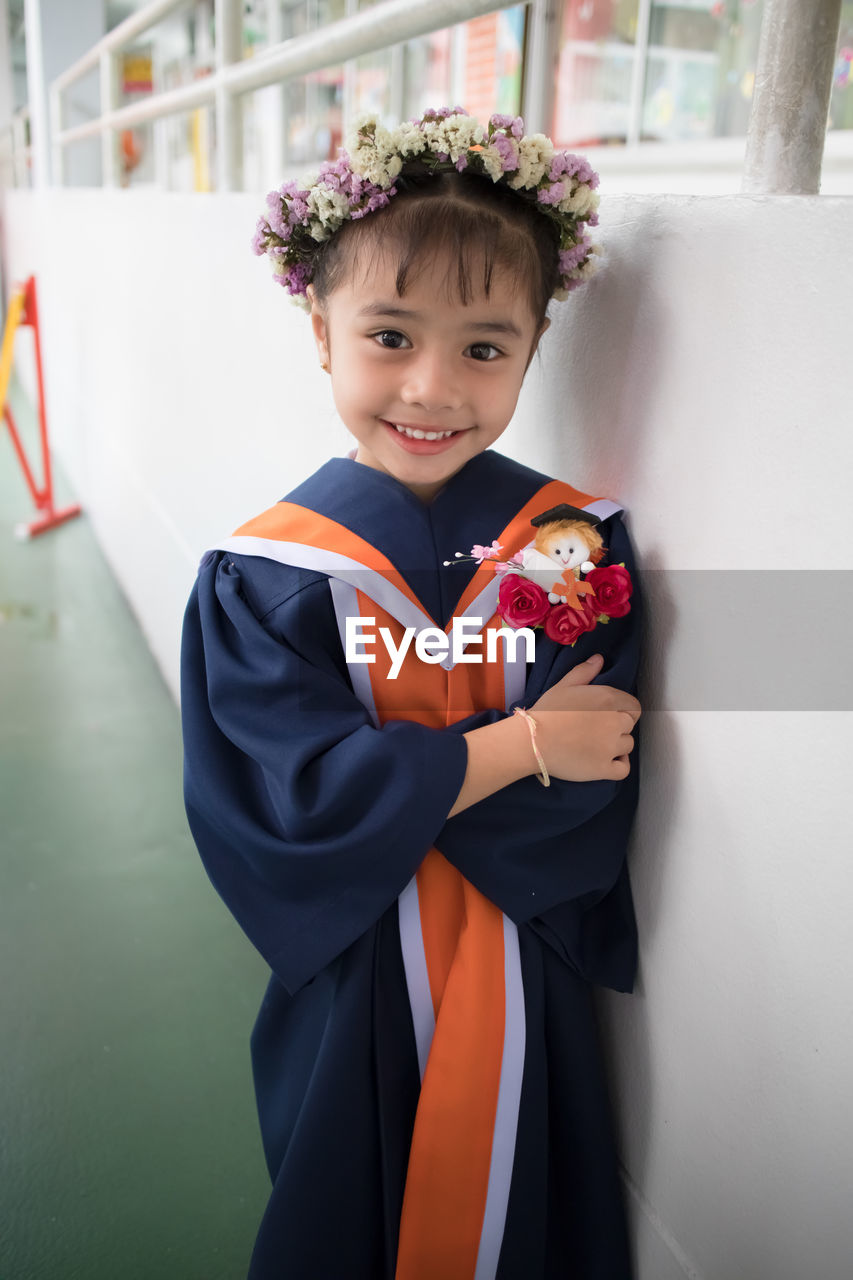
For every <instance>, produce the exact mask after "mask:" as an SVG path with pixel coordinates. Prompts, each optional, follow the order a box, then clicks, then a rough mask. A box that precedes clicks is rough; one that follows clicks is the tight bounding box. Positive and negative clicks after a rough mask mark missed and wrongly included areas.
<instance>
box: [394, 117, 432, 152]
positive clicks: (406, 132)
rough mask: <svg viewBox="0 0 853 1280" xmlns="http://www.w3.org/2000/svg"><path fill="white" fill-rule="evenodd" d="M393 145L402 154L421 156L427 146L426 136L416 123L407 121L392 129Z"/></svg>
mask: <svg viewBox="0 0 853 1280" xmlns="http://www.w3.org/2000/svg"><path fill="white" fill-rule="evenodd" d="M391 145H392V147H393V148H394V150H395V151H397V152H399V153H400V154H401V155H408V156H419V155H420V154H421V152H422V151H423V150H424V148H425V147H426V138H425V137H424V135H423V134H422V133H421V131H420V129H419V128H418V126H417V125H416V124H411V123H409V122H408V121H405V122H404V123H403V124H399V125H397V128H396V129H392V130H391Z"/></svg>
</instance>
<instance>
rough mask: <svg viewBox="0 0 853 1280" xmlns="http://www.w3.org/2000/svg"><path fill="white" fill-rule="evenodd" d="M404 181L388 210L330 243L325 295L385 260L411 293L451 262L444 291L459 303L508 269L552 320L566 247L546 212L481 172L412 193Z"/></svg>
mask: <svg viewBox="0 0 853 1280" xmlns="http://www.w3.org/2000/svg"><path fill="white" fill-rule="evenodd" d="M401 186H402V190H401V192H400V194H399V195H398V196H397V197H396V198H395V199H394V200H392V201H391V203H390V204H389V205H388V206H387V208H385V209H383V210H381V211H380V212H378V213H374V214H371V215H370V216H369V217H366V218H362V219H359V220H357V221H353V222H349V223H346V224H345V225H344V226H343V227H342V228H341V230H340V231H339V232H338V233H337V234H336V235H335V236H334V237H333V238H332V240H330V241H329V242H328V244H327V246H324V248H325V252H323V253H322V254H321V255H319V259H320V260H319V261H318V263H317V269H316V270H315V275H314V283H315V288H316V289H317V293H318V295H319V297H320V298H321V299H322V298H324V297H328V295H329V294H331V293H333V292H334V290H335V289H336V288H337V287H338V286H339V285H340V284H342V283H343V282H344V280H345V279H347V278H349V279H353V280H359V281H362V280H367V279H369V278H370V276H371V274H372V272H373V270H374V269H375V267H376V265H377V263H378V262H380V261H381V262H382V263H383V265H390V266H391V268H392V270H393V271H394V281H395V286H396V289H397V294H398V296H399V297H403V296H404V295H405V293H406V290H407V289H408V288H409V287H410V285H412V284H413V283H414V281H415V280H416V279H418V278H419V277H420V276H422V275H423V273H424V272H425V271H430V272H435V270H436V266H437V264H438V263H443V264H445V267H444V272H443V275H442V276H440V277H439V278H438V279H436V288H437V290H442V291H443V292H444V294H445V296H447V297H448V298H450V299H451V300H454V301H459V302H461V304H462V305H463V306H468V305H469V304H470V303H471V302H473V300H474V299H475V298H477V297H478V296H482V295H485V296H486V297H488V296H489V294H490V290H491V288H492V283H493V280H494V276H495V272H496V271H499V272H501V273H504V272H506V273H508V275H509V276H510V278H511V279H512V280H513V281H514V282H515V283H516V284H517V285H518V288H519V290H520V291H522V292H524V293H526V294H527V296H528V298H529V300H530V307H531V310H532V312H533V315H534V316H535V318H536V319H537V320H542V319H544V316H545V310H546V308H547V305H548V300H549V299H550V297H551V294H552V293H553V291H554V288H555V281H556V274H557V270H558V246H557V240H556V236H555V235H554V234H553V232H552V228H551V226H550V224H549V223H548V222H547V221H546V219H545V218H543V217H542V215H541V214H540V213H538V212H537V211H536V210H535V209H534V208H530V207H528V206H526V205H525V204H523V203H522V201H521V200H520V199H519V198H518V197H517V196H515V195H514V194H513V193H511V192H507V191H506V190H505V189H501V188H499V187H496V186H495V185H494V184H493V183H492V182H491V180H490V179H482V178H480V177H479V176H476V177H475V176H474V175H471V176H470V177H469V178H468V180H467V181H465V182H464V183H463V182H462V181H460V175H441V176H440V177H437V178H436V177H433V178H432V180H431V181H430V182H428V183H426V182H425V183H424V184H423V185H421V184H418V186H417V187H415V188H414V189H411V190H407V189H406V186H405V184H401ZM507 196H509V200H507V199H506V197H507ZM496 197H497V199H496ZM531 219H535V220H536V222H534V223H532V225H531ZM537 224H539V225H537Z"/></svg>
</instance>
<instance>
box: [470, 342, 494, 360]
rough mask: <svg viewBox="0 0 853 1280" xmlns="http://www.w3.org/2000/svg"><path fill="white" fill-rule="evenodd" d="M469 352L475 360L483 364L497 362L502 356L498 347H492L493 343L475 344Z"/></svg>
mask: <svg viewBox="0 0 853 1280" xmlns="http://www.w3.org/2000/svg"><path fill="white" fill-rule="evenodd" d="M468 350H469V352H470V353H471V356H472V358H473V359H474V360H479V361H481V362H486V361H489V360H495V359H496V358H497V357H498V356H499V355H500V354H501V353H500V351H498V349H497V347H495V346H492V344H491V342H474V343H472V344H471V346H470V347H469V348H468Z"/></svg>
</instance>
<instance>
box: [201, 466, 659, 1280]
mask: <svg viewBox="0 0 853 1280" xmlns="http://www.w3.org/2000/svg"><path fill="white" fill-rule="evenodd" d="M547 480H548V477H546V476H543V475H540V474H539V473H537V472H535V471H532V470H530V469H529V468H527V467H524V466H521V465H519V464H518V463H515V462H512V461H510V460H509V459H507V458H504V457H502V456H501V455H500V454H497V453H494V452H491V451H489V452H486V453H484V454H481V455H479V456H478V457H476V458H474V459H473V460H472V461H470V462H469V463H468V464H467V465H466V466H465V467H464V468H463V469H462V471H460V472H459V473H458V474H457V475H456V476H454V477H453V479H452V480H450V482H449V483H448V484H447V485H446V487H445V488H444V489H443V490H442V491H441V492H440V493H439V494H438V496H437V497H436V498H435V499H434V501H433V502H432V504H431V505H428V506H427V505H424V504H422V503H421V502H420V501H419V500H418V499H417V498H416V497H415V496H414V495H413V494H412V493H411V492H410V491H409V490H408V489H407V488H405V487H404V486H403V485H401V484H400V483H398V482H397V481H396V480H394V479H393V478H392V477H391V476H388V475H386V474H384V473H382V472H379V471H375V470H373V469H371V468H368V467H366V466H363V465H362V464H360V463H357V462H355V461H353V460H350V459H348V458H339V459H334V460H332V461H330V462H328V463H327V464H326V465H325V466H323V467H322V468H321V469H320V470H319V471H318V472H317V473H316V474H315V475H314V476H312V477H311V478H310V479H309V480H307V481H306V482H305V483H304V484H302V485H300V486H299V487H298V488H297V489H295V490H294V491H293V492H292V493H290V494H289V495H288V499H289V500H290V501H292V502H295V503H298V504H300V505H301V506H304V507H308V508H310V509H312V510H315V511H317V512H319V513H320V514H322V515H324V516H327V517H329V518H330V519H332V520H335V521H337V522H338V523H340V524H343V525H344V526H346V527H347V528H349V529H351V530H352V531H353V532H354V533H356V534H358V535H360V536H361V537H363V538H365V539H367V540H368V541H369V542H371V543H373V545H374V546H376V547H378V548H379V549H380V550H381V551H382V552H383V553H384V554H385V555H386V556H387V557H388V558H389V559H390V560H391V561H392V562H393V563H394V564H395V566H396V567H397V568H398V569H399V571H400V572H401V574H402V575H403V576H404V577H405V579H406V580H407V582H408V583H409V585H410V586H411V588H412V589H413V591H414V592H415V594H416V595H417V596H418V597H419V599H420V600H421V602H422V603H423V605H424V608H425V609H426V610H427V611H428V612H429V613H430V614H431V616H432V617H433V618H435V619H437V620H438V621H439V622H441V624H442V625H444V624H446V623H447V622H448V621H449V619H450V618H451V617H452V615H453V612H454V606H455V605H456V603H457V601H458V599H459V597H460V596H461V594H462V592H463V590H464V588H465V586H466V584H467V582H468V580H469V578H470V576H471V574H472V572H473V568H474V566H473V565H470V564H469V565H463V564H454V565H451V566H450V567H444V565H443V561H445V560H453V558H454V555H455V553H456V552H457V551H464V552H466V553H467V551H468V549H469V548H470V547H471V546H472V545H474V544H475V543H486V544H487V543H490V542H491V540H492V539H493V538H495V537H498V536H499V534H500V532H501V530H502V529H504V528H505V526H506V525H507V524H508V523H509V521H510V520H511V519H512V517H513V516H514V515H515V514H516V512H517V511H519V510H520V509H521V507H523V506H524V504H525V503H526V502H527V501H528V500H529V499H530V498H531V497H532V496H533V494H535V493H536V491H537V490H538V489H539V488H540V487H541V486H542V485H543V484H545V483H546V482H547ZM599 530H600V532H601V533H602V535H603V537H604V543H605V546H606V547H607V548H608V549H609V554H608V557H607V560H606V561H605V563H614V564H616V563H624V564H625V565H626V566H627V568H628V570H629V572H631V575H632V577H633V578H634V582H635V594H634V596H633V597H632V609H631V612H630V613H629V614H628V615H627V616H626V617H624V618H618V619H611V621H610V622H609V623H608V624H607V625H599V626H597V627H596V628H595V630H594V631H593V632H591V633H587V634H586V635H584V636H582V637H581V638H580V640H579V641H578V642H577V644H576V645H575V646H574V647H570V646H563V645H559V644H557V643H555V642H553V641H551V640H549V639H547V638H546V637H545V636H544V634H543V633H541V632H537V644H536V657H535V661H534V662H533V663H532V664H529V669H528V681H527V687H526V691H525V698H524V704H523V705H525V706H530V705H531V704H532V703H534V702H535V701H536V699H537V697H539V696H540V695H541V693H542V692H543V691H544V690H545V689H546V688H547V687H549V686H550V685H551V684H553V683H554V682H555V681H556V680H558V679H559V678H560V677H561V676H563V675H564V674H565V673H566V672H567V671H568V670H570V669H571V667H572V666H574V665H576V664H577V663H579V662H582V661H583V660H584V659H585V658H587V657H589V656H590V655H591V654H592V653H597V652H600V653H603V654H604V657H605V663H604V668H603V670H602V672H601V674H600V676H599V677H598V679H597V683H601V684H611V685H615V686H618V687H620V688H623V689H626V690H630V691H632V692H633V691H634V690H635V681H636V674H637V664H638V639H639V626H640V609H639V599H638V595H637V592H636V575H635V573H634V562H633V555H632V551H631V547H630V544H629V541H628V538H627V534H626V532H625V528H624V524H623V522H622V520H621V518H620V517H619V516H618V515H614V516H612V517H610V518H609V519H607V520H605V521H604V522H603V523H602V524H601V525H600V526H599ZM182 714H183V721H184V742H185V795H186V806H187V813H188V817H189V822H190V826H191V829H192V832H193V835H194V837H195V840H196V843H197V845H198V848H199V852H200V854H201V857H202V859H203V862H204V865H205V867H206V869H207V872H208V874H209V876H210V878H211V880H212V882H213V884H214V885H215V887H216V889H217V890H218V892H219V893H220V895H221V896H222V898H223V899H224V901H225V903H226V904H227V906H228V907H229V909H230V910H231V912H232V913H233V914H234V916H235V917H236V919H237V920H238V921H239V923H240V925H241V926H242V928H243V929H244V930H245V932H246V934H247V935H248V937H249V938H250V939H251V941H252V943H253V944H254V945H255V947H257V949H258V950H259V951H260V952H261V954H262V955H263V956H264V958H265V959H266V961H267V962H268V964H269V966H270V969H271V970H272V975H271V979H270V983H269V986H268V989H267V992H266V995H265V997H264V1000H263V1004H262V1006H261V1010H260V1013H259V1015H258V1019H257V1023H256V1025H255V1029H254V1032H253V1036H252V1061H253V1068H254V1077H255V1085H256V1092H257V1101H258V1110H259V1115H260V1122H261V1131H262V1135H263V1142H264V1150H265V1154H266V1159H267V1163H268V1166H269V1170H270V1175H271V1178H272V1182H273V1189H272V1194H271V1197H270V1200H269V1204H268V1206H267V1210H266V1213H265V1215H264V1218H263V1221H262V1223H261V1226H260V1230H259V1234H258V1238H257V1242H256V1245H255V1250H254V1254H253V1257H252V1260H251V1266H250V1270H249V1276H250V1280H283V1278H284V1277H287V1280H326V1278H328V1280H338V1278H340V1280H393V1276H394V1267H395V1257H396V1248H397V1236H398V1228H399V1221H400V1212H401V1206H402V1200H403V1190H404V1186H405V1177H406V1167H407V1158H408V1150H409V1144H410V1140H411V1134H412V1127H413V1122H414V1115H415V1109H416V1106H417V1101H418V1091H419V1074H418V1063H417V1057H416V1048H415V1039H414V1032H413V1026H412V1016H411V1012H410V1007H409V1000H408V995H407V988H406V982H405V977H404V971H403V963H402V956H401V947H400V935H399V928H398V921H397V907H396V899H397V897H398V895H399V894H400V893H401V891H402V890H403V888H404V887H405V886H406V884H407V883H408V881H409V880H410V879H411V877H412V876H413V874H414V872H415V870H416V869H417V867H418V865H419V863H420V862H421V860H422V859H423V857H424V856H425V854H426V852H427V850H428V849H430V848H431V847H432V846H435V847H437V848H438V849H439V850H440V851H441V853H442V854H443V855H444V856H445V857H446V858H447V859H448V860H449V861H450V862H451V863H453V864H454V865H455V866H456V867H457V868H458V869H459V870H460V871H461V872H462V874H463V875H464V876H465V877H467V879H468V880H469V881H471V883H472V884H474V885H475V886H476V887H477V888H478V889H479V890H480V892H481V893H483V894H485V895H486V896H487V897H488V898H490V899H491V900H492V901H493V902H494V903H496V904H497V905H498V906H499V907H500V908H501V910H502V911H503V912H505V913H506V915H507V916H509V918H510V919H511V920H512V921H514V922H515V923H516V924H517V925H518V933H519V943H520V952H521V965H522V975H523V982H524V999H525V1010H526V1018H527V1028H528V1030H527V1044H526V1050H525V1063H524V1076H523V1085H522V1095H521V1110H520V1118H519V1129H518V1137H517V1144H516V1152H515V1161H514V1165H513V1174H512V1183H511V1189H510V1198H509V1206H508V1212H507V1222H506V1228H505V1231H504V1237H503V1245H502V1249H501V1254H500V1263H499V1267H498V1280H539V1278H540V1277H541V1278H542V1280H546V1278H547V1280H551V1278H552V1277H553V1278H554V1280H556V1278H557V1277H572V1280H629V1277H630V1263H629V1260H628V1259H629V1251H628V1245H627V1240H626V1231H625V1224H624V1215H623V1206H622V1197H621V1189H620V1182H619V1178H618V1174H617V1166H616V1159H615V1153H614V1147H613V1140H612V1134H611V1123H610V1116H609V1105H608V1099H607V1093H606V1085H605V1080H604V1076H603V1071H602V1064H601V1061H600V1055H599V1049H598V1044H597V1038H596V1030H595V1024H594V1018H593V1012H592V1007H591V989H590V984H592V983H598V984H602V985H605V986H609V987H613V988H615V989H617V990H620V991H627V990H630V989H631V986H632V982H633V977H634V970H635V962H636V932H635V925H634V915H633V908H632V902H631V894H630V888H629V883H628V876H627V871H626V867H625V853H626V845H627V841H628V836H629V831H630V826H631V822H632V817H633V813H634V809H635V805H636V791H637V756H636V752H635V753H634V755H633V756H632V765H631V773H630V776H629V777H628V778H627V779H626V780H625V781H624V782H621V783H615V782H606V781H601V782H589V783H571V782H563V781H559V780H555V781H554V782H553V784H552V786H551V788H550V789H549V790H547V791H546V790H544V789H543V788H542V787H541V786H540V785H539V783H538V782H537V780H536V779H535V778H534V777H530V778H526V779H523V780H521V781H519V782H516V783H514V784H512V785H511V786H509V787H506V788H505V789H503V790H502V791H500V792H498V793H497V794H495V795H493V796H492V797H490V798H489V799H487V800H485V801H483V802H482V803H480V804H477V805H474V806H472V807H471V808H469V809H467V810H465V811H464V812H462V813H460V814H459V815H458V816H456V817H454V818H452V819H450V820H449V821H448V820H447V818H446V815H447V813H448V811H449V810H450V809H451V807H452V805H453V803H454V801H455V799H456V796H457V794H458V791H459V788H460V787H461V784H462V781H463V777H464V774H465V767H466V745H465V742H464V739H463V737H462V734H463V733H464V731H465V730H467V729H469V728H472V727H476V726H477V725H479V724H483V723H486V722H489V721H491V720H495V719H497V718H500V716H502V715H503V714H504V713H503V712H498V711H491V712H484V713H480V714H478V715H476V716H474V717H471V718H469V719H467V720H464V721H461V722H459V723H458V724H456V725H454V726H452V727H451V728H450V729H444V730H437V729H432V728H428V727H426V726H424V725H420V724H418V723H412V722H403V721H396V722H390V723H388V724H386V725H385V726H384V727H383V728H382V729H376V728H374V727H373V725H372V723H371V721H370V718H369V716H368V713H367V712H366V710H365V708H364V707H363V706H362V704H361V703H360V702H359V701H358V700H357V699H356V697H355V695H354V694H353V691H352V687H351V684H350V681H349V677H348V674H347V668H346V664H345V662H344V656H343V653H342V650H341V645H340V640H339V637H338V630H337V626H336V623H335V617H334V612H333V608H332V603H331V597H330V592H329V588H328V582H327V579H326V578H325V576H324V575H323V574H321V573H317V572H310V571H306V570H304V569H296V568H293V567H291V566H287V565H282V564H280V563H277V562H274V561H272V560H267V559H263V558H256V557H248V556H246V557H241V556H236V555H232V554H229V553H227V552H226V553H215V554H210V555H208V556H206V557H205V560H204V561H203V563H202V567H201V569H200V571H199V576H198V581H197V583H196V586H195V588H194V590H193V593H192V596H191V598H190V602H189V605H188V608H187V614H186V620H185V626H184V643H183V654H182ZM437 1280H440V1278H437Z"/></svg>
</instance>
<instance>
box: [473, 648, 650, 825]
mask: <svg viewBox="0 0 853 1280" xmlns="http://www.w3.org/2000/svg"><path fill="white" fill-rule="evenodd" d="M603 662H604V659H603V658H602V656H601V654H593V655H592V657H590V658H588V659H587V660H586V662H584V663H582V664H581V665H580V666H579V667H575V668H573V670H572V671H570V672H569V673H568V674H567V675H565V676H564V677H563V678H562V680H560V681H559V683H558V684H557V685H555V686H554V688H552V689H549V690H548V692H547V693H545V694H543V696H542V697H541V698H540V699H539V701H538V702H536V703H534V705H533V707H532V708H531V710H532V711H533V712H535V713H536V715H535V722H536V746H537V747H538V749H539V753H540V755H541V756H542V758H543V760H544V761H545V767H546V768H547V770H548V773H549V775H550V776H551V777H553V778H560V779H563V780H564V781H567V782H596V781H600V780H604V779H612V780H613V781H621V780H622V779H623V778H626V777H627V776H628V772H629V768H630V764H629V759H628V757H629V755H630V753H631V751H633V749H634V739H633V737H632V736H631V731H632V729H633V727H634V724H635V723H636V721H637V719H638V718H639V715H640V704H639V702H638V701H637V699H636V698H634V697H633V696H632V695H631V694H630V693H624V692H623V691H622V690H621V689H612V688H610V687H609V686H607V685H596V686H592V687H590V685H589V682H590V681H591V680H593V679H594V678H595V676H597V675H598V673H599V672H600V671H601V668H602V665H603ZM530 730H531V726H530V724H529V722H527V721H525V720H524V719H523V718H522V717H519V716H511V717H509V718H507V719H506V720H501V721H498V723H496V724H489V725H484V726H482V727H481V728H479V729H472V730H470V731H469V732H468V733H466V734H465V735H464V737H465V741H466V742H467V744H468V766H467V769H466V771H465V780H464V782H463V783H462V788H461V790H460V792H459V795H458V796H457V797H456V801H455V803H454V805H453V808H452V809H451V810H450V813H449V814H448V817H450V818H453V817H455V816H456V814H457V813H461V812H462V811H463V810H464V809H467V808H469V807H470V806H471V805H473V804H478V803H479V801H481V800H485V799H486V798H487V797H488V796H491V795H494V793H495V792H496V791H500V790H502V788H504V787H507V786H509V785H510V784H511V783H513V782H518V781H520V780H521V779H522V778H526V777H529V776H530V775H531V774H535V773H537V772H538V771H539V764H538V761H537V760H536V755H535V752H534V749H533V742H532V739H531V734H530Z"/></svg>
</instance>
